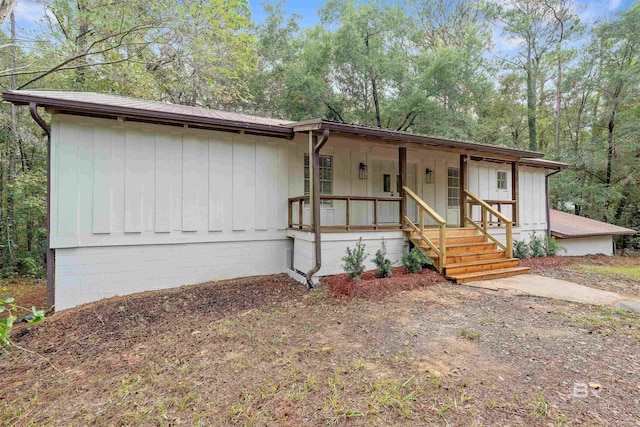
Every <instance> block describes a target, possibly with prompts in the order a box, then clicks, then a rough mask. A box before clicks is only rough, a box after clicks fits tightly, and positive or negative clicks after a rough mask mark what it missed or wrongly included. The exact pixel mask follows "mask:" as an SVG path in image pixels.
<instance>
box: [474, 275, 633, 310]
mask: <svg viewBox="0 0 640 427" xmlns="http://www.w3.org/2000/svg"><path fill="white" fill-rule="evenodd" d="M464 285H465V286H473V287H475V288H482V289H489V290H493V291H500V292H507V293H510V294H513V295H532V296H537V297H544V298H553V299H558V300H564V301H571V302H579V303H584V304H593V305H600V306H606V307H613V308H621V309H625V310H629V311H635V312H639V313H640V301H638V300H637V299H634V298H631V297H626V296H623V295H620V294H617V293H615V292H609V291H603V290H600V289H594V288H590V287H588V286H584V285H579V284H577V283H573V282H568V281H566V280H559V279H552V278H550V277H543V276H538V275H537V274H521V275H519V276H511V277H505V278H502V279H492V280H482V281H478V282H468V283H465V284H464Z"/></svg>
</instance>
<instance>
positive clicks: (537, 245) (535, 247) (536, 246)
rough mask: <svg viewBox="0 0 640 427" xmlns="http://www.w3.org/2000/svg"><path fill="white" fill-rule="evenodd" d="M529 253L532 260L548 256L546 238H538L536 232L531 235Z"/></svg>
mask: <svg viewBox="0 0 640 427" xmlns="http://www.w3.org/2000/svg"><path fill="white" fill-rule="evenodd" d="M529 253H530V256H531V257H532V258H541V257H543V256H545V255H546V254H547V251H546V250H545V248H544V238H543V237H538V236H536V233H535V231H534V232H533V233H531V240H529Z"/></svg>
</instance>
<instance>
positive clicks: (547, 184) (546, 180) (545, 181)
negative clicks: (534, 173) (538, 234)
mask: <svg viewBox="0 0 640 427" xmlns="http://www.w3.org/2000/svg"><path fill="white" fill-rule="evenodd" d="M559 172H562V169H558V170H557V171H553V172H551V173H548V174H546V175H545V176H544V194H545V195H546V196H547V237H548V238H551V214H550V209H551V208H550V207H549V177H550V176H553V175H555V174H557V173H559Z"/></svg>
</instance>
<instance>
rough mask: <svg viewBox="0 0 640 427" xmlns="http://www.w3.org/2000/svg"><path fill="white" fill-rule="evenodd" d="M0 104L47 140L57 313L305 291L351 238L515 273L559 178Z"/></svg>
mask: <svg viewBox="0 0 640 427" xmlns="http://www.w3.org/2000/svg"><path fill="white" fill-rule="evenodd" d="M3 96H4V99H5V100H8V101H10V102H13V103H14V104H17V105H28V106H29V107H30V110H31V114H32V116H33V118H34V119H35V120H36V121H38V123H39V124H40V125H41V126H42V127H43V129H45V131H46V132H47V133H48V134H49V137H50V150H49V156H50V179H49V186H50V191H49V195H50V202H49V209H50V215H49V220H50V225H49V239H50V240H49V247H50V250H49V254H48V256H49V258H50V260H51V261H55V262H49V263H48V264H49V266H48V291H49V298H50V301H51V302H55V306H56V308H57V309H58V310H61V309H65V308H69V307H73V306H76V305H79V304H83V303H86V302H89V301H94V300H97V299H100V298H104V297H110V296H113V295H123V294H129V293H133V292H139V291H145V290H151V289H161V288H168V287H175V286H180V285H185V284H192V283H199V282H205V281H209V280H218V279H227V278H234V277H239V276H251V275H263V274H274V273H283V272H288V273H289V274H291V275H292V276H294V277H297V278H299V279H301V280H305V281H308V282H309V283H313V282H314V281H315V280H317V278H318V277H321V276H325V275H330V274H335V273H338V272H341V271H342V269H341V258H342V256H343V255H344V251H345V247H346V246H353V245H354V243H355V242H356V241H357V240H358V239H359V238H362V240H363V242H364V243H365V244H366V245H367V252H369V253H371V254H373V253H375V251H376V250H377V248H378V247H380V244H381V242H382V239H383V238H384V240H385V242H386V245H387V249H388V256H389V257H390V258H391V259H392V261H397V260H398V259H399V257H400V256H401V254H402V252H403V250H405V248H406V246H407V245H408V244H409V242H412V243H413V244H415V245H417V246H418V247H421V248H422V249H423V250H424V251H425V252H427V253H428V254H429V255H431V256H432V257H434V258H435V259H436V261H437V263H438V267H439V269H440V270H441V271H442V272H443V273H444V274H446V275H447V276H448V277H451V278H452V279H454V280H457V281H459V282H462V281H466V280H474V279H481V278H484V277H499V276H505V275H509V274H517V273H522V272H526V271H527V270H526V269H523V268H519V267H518V266H517V260H514V259H512V257H511V241H512V239H522V238H525V239H526V238H527V237H528V236H529V235H530V234H531V233H532V232H537V233H538V234H543V233H544V232H545V231H546V230H547V224H548V209H547V194H546V176H547V175H549V174H551V173H555V171H558V170H560V169H562V168H564V167H565V166H566V165H564V164H562V163H557V162H550V161H546V160H542V159H541V157H542V154H540V153H536V152H530V151H524V150H519V149H513V148H505V147H500V146H493V145H487V144H480V143H474V142H468V141H456V140H451V139H443V138H434V137H429V136H424V135H416V134H411V133H403V132H396V131H390V130H383V129H377V128H369V127H364V126H354V125H347V124H343V123H334V122H328V121H325V120H320V119H318V120H311V121H306V122H288V121H282V120H273V119H266V118H260V117H252V116H247V115H242V114H234V113H225V112H220V111H214V110H209V109H203V108H195V107H185V106H178V105H170V104H163V103H156V102H149V101H143V100H136V99H129V98H122V97H117V96H111V95H104V94H96V93H74V92H45V91H11V92H6V93H5V94H4V95H3ZM39 107H43V108H45V109H46V111H47V112H49V113H50V114H51V123H50V125H49V124H47V123H45V122H44V120H42V118H41V117H40V115H39V110H38V108H39ZM318 240H320V241H321V245H316V242H317V241H318ZM370 266H371V265H369V267H370Z"/></svg>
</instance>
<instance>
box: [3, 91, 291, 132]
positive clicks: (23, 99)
mask: <svg viewBox="0 0 640 427" xmlns="http://www.w3.org/2000/svg"><path fill="white" fill-rule="evenodd" d="M2 98H3V99H4V100H5V101H8V102H11V103H13V104H15V105H31V104H32V103H35V104H36V105H37V106H39V107H47V108H54V109H56V112H57V113H60V114H64V113H69V114H74V115H81V116H88V117H101V118H106V117H111V118H117V117H125V118H127V119H133V120H137V121H143V122H149V123H156V124H178V125H182V124H185V123H186V124H188V125H192V126H194V127H198V126H204V127H205V128H209V127H210V128H213V130H221V131H224V130H225V129H226V130H234V131H246V132H250V131H254V132H258V133H264V134H270V136H274V137H280V138H287V139H291V138H293V136H294V134H293V130H292V128H291V126H289V125H275V124H274V125H272V124H263V123H249V122H243V121H238V120H226V119H220V118H214V117H204V116H193V115H190V114H182V113H176V112H169V111H161V110H149V109H140V108H135V107H127V106H124V105H111V104H97V103H94V102H87V101H78V100H70V99H56V98H51V97H47V96H38V95H33V94H24V93H19V92H15V91H14V92H12V91H9V92H4V93H3V94H2ZM38 124H40V123H38ZM41 126H42V125H41Z"/></svg>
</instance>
